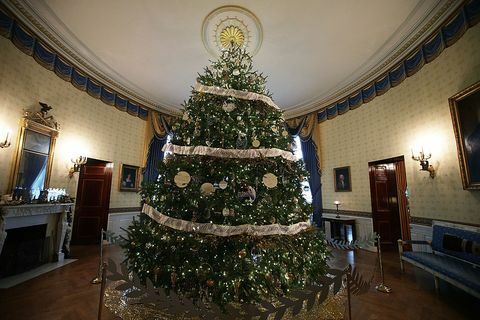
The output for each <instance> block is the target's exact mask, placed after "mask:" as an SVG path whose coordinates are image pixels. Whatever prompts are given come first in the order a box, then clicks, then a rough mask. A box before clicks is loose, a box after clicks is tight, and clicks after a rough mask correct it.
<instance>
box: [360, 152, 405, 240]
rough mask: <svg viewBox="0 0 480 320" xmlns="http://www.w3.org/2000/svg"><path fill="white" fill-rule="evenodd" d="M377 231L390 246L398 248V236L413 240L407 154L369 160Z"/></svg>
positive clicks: (374, 222)
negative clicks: (405, 158) (409, 208)
mask: <svg viewBox="0 0 480 320" xmlns="http://www.w3.org/2000/svg"><path fill="white" fill-rule="evenodd" d="M368 171H369V175H370V195H371V202H372V219H373V231H375V232H376V233H377V234H379V235H380V240H381V243H382V246H383V245H386V246H387V248H388V247H390V248H392V249H396V248H397V245H396V244H397V240H398V239H403V240H410V215H409V212H408V203H407V196H406V191H407V178H406V173H405V160H404V157H403V156H401V157H396V158H390V159H384V160H379V161H373V162H369V163H368Z"/></svg>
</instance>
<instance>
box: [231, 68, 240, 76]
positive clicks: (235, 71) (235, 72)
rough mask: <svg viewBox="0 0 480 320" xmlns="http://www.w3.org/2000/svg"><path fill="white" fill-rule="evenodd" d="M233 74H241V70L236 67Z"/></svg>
mask: <svg viewBox="0 0 480 320" xmlns="http://www.w3.org/2000/svg"><path fill="white" fill-rule="evenodd" d="M232 74H233V75H234V76H238V75H240V71H239V70H238V69H235V70H233V72H232Z"/></svg>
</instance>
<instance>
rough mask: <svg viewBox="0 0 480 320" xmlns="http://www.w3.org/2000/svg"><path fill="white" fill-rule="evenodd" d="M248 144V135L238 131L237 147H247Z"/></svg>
mask: <svg viewBox="0 0 480 320" xmlns="http://www.w3.org/2000/svg"><path fill="white" fill-rule="evenodd" d="M246 146H247V135H246V134H245V133H241V132H239V133H238V136H237V149H245V147H246Z"/></svg>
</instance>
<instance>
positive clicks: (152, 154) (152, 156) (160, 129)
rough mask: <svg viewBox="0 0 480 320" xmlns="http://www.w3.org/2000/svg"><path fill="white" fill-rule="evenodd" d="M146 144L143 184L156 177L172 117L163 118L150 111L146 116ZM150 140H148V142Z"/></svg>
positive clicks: (153, 180)
mask: <svg viewBox="0 0 480 320" xmlns="http://www.w3.org/2000/svg"><path fill="white" fill-rule="evenodd" d="M148 117H149V119H148V120H147V121H148V124H147V125H148V126H149V127H148V128H147V129H148V133H147V135H146V137H145V138H146V139H147V141H149V143H148V150H147V157H146V159H145V169H144V171H143V181H144V182H155V181H156V180H157V177H158V174H159V172H158V164H159V162H160V161H163V156H164V153H163V151H162V149H163V146H164V145H165V144H166V143H167V140H168V136H169V135H170V134H171V133H172V128H171V122H172V121H173V119H174V118H173V117H167V116H163V115H161V114H160V113H158V112H154V111H150V112H149V114H148ZM148 139H150V140H148Z"/></svg>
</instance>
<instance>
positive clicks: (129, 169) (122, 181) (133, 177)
mask: <svg viewBox="0 0 480 320" xmlns="http://www.w3.org/2000/svg"><path fill="white" fill-rule="evenodd" d="M139 185H140V167H138V166H132V165H129V164H123V163H121V164H120V176H119V189H120V191H131V192H137V191H138V190H139Z"/></svg>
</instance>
